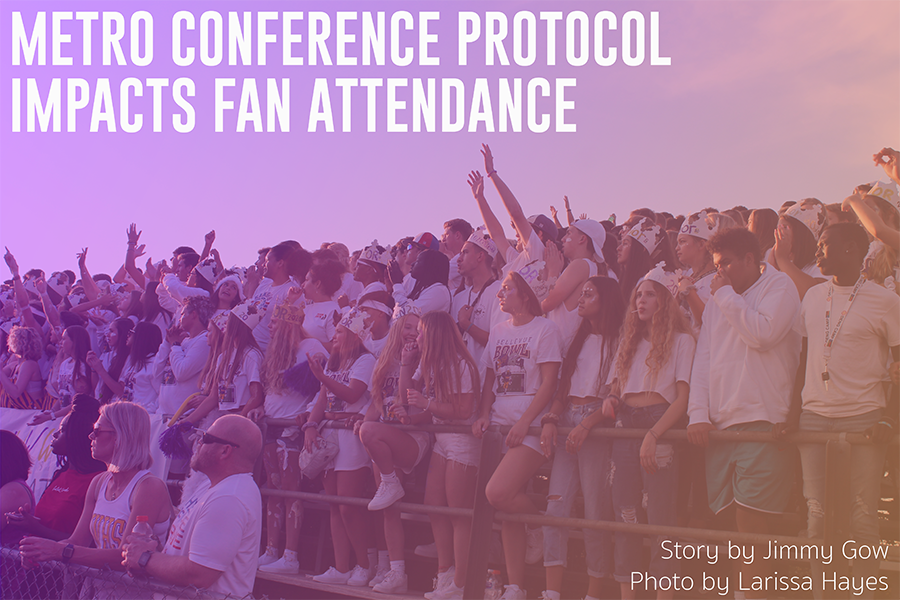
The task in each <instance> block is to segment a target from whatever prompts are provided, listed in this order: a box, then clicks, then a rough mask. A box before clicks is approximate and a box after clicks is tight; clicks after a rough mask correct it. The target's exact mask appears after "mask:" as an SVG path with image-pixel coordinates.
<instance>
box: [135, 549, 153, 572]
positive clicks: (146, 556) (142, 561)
mask: <svg viewBox="0 0 900 600" xmlns="http://www.w3.org/2000/svg"><path fill="white" fill-rule="evenodd" d="M151 556H153V552H151V551H150V550H147V551H146V552H144V553H143V554H141V557H140V558H139V559H138V566H139V567H140V568H142V569H146V568H147V563H149V562H150V557H151Z"/></svg>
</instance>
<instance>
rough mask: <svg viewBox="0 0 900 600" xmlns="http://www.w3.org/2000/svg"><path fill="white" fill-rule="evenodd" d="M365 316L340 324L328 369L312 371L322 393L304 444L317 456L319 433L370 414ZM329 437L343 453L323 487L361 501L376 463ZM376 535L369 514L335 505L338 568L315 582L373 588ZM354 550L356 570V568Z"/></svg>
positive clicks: (352, 441) (353, 315)
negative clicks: (328, 423) (329, 424)
mask: <svg viewBox="0 0 900 600" xmlns="http://www.w3.org/2000/svg"><path fill="white" fill-rule="evenodd" d="M367 333H368V331H367V329H366V326H365V315H363V314H362V313H360V312H357V311H351V312H349V313H348V314H347V315H346V316H345V317H344V318H343V319H342V320H341V322H340V323H339V324H338V326H337V330H336V331H335V334H334V343H333V346H332V350H331V356H330V357H329V358H328V363H327V364H326V366H325V367H324V368H323V367H322V366H321V365H319V363H317V362H316V361H310V363H309V366H310V369H311V370H312V372H313V374H314V375H315V376H316V378H317V379H318V380H319V381H320V382H322V389H321V391H320V392H319V396H318V398H317V399H316V403H315V406H314V407H313V409H312V411H311V412H310V415H309V420H308V421H307V422H306V423H304V425H303V431H304V444H305V447H306V449H307V451H312V450H313V448H314V447H315V445H316V444H317V442H318V439H319V431H318V429H317V427H318V426H319V424H320V423H321V422H322V421H323V420H325V419H328V420H341V421H356V420H358V419H362V418H363V415H364V414H365V412H366V410H368V408H369V403H370V402H371V397H370V395H369V388H370V386H371V383H372V370H373V369H374V368H375V357H373V356H372V355H371V354H370V353H369V351H368V350H366V347H365V346H364V345H363V342H362V337H365V336H366V335H367ZM323 435H326V436H335V437H336V441H337V445H338V453H337V456H335V457H334V460H333V461H332V463H331V464H330V465H329V466H328V467H326V470H325V475H324V476H323V479H322V483H323V485H324V486H325V491H326V493H328V494H331V495H337V496H348V497H352V498H361V497H362V496H363V491H364V490H365V486H366V481H367V480H368V478H369V477H371V474H370V472H369V469H370V468H371V466H372V460H371V459H370V458H369V455H368V454H367V453H366V449H365V448H364V447H363V445H362V442H360V441H359V438H358V437H357V436H356V435H354V433H353V432H352V431H348V430H346V429H327V430H325V432H324V434H323ZM370 534H371V531H370V529H369V523H368V512H367V511H366V509H365V508H361V507H358V506H350V505H347V504H342V505H340V506H338V505H337V504H332V505H331V539H332V543H333V545H334V562H335V566H333V567H331V568H329V569H328V570H327V571H326V572H325V573H322V574H321V575H316V576H315V577H314V578H313V579H315V580H316V581H318V582H320V583H334V584H347V585H351V586H356V587H363V586H366V585H368V583H369V582H370V581H371V580H372V577H373V576H374V573H373V572H372V570H371V569H370V562H369V553H368V552H369V548H370V547H371V545H370V544H369V541H370V537H371V535H370ZM351 549H352V551H353V553H354V554H356V561H357V564H356V566H355V567H352V568H351V566H350V565H351V563H350V554H351Z"/></svg>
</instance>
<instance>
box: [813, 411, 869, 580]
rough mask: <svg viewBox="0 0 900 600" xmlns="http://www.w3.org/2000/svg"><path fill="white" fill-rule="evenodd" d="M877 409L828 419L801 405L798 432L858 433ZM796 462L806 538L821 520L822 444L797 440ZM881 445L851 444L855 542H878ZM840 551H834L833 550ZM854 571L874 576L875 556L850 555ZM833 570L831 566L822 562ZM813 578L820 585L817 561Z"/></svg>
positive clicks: (819, 531) (815, 533)
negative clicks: (805, 516) (800, 476)
mask: <svg viewBox="0 0 900 600" xmlns="http://www.w3.org/2000/svg"><path fill="white" fill-rule="evenodd" d="M882 412H883V411H882V409H877V410H873V411H871V412H867V413H863V414H861V415H855V416H852V417H843V418H830V417H825V416H822V415H820V414H818V413H814V412H812V411H808V410H804V411H803V412H802V413H801V414H800V431H826V432H829V433H832V432H860V433H861V432H863V431H865V430H866V429H868V428H870V427H872V426H874V425H875V424H876V423H878V420H879V419H880V418H881V415H882ZM797 448H798V449H799V450H800V461H801V463H802V465H803V496H804V497H805V498H806V505H807V510H808V515H809V520H808V523H807V535H808V536H809V537H811V538H815V537H821V536H822V534H823V525H824V523H825V482H826V475H827V471H826V466H825V444H798V445H797ZM885 452H886V447H885V446H884V445H874V444H872V445H869V444H853V446H852V447H851V450H850V481H848V482H846V483H847V485H849V487H850V490H851V492H850V493H851V507H852V508H851V513H850V538H851V539H853V540H855V541H856V543H857V544H874V545H876V546H877V545H878V544H879V541H880V540H881V535H880V532H879V525H878V502H879V498H880V497H881V480H882V477H883V476H884V457H885ZM838 554H839V552H835V555H838ZM853 562H854V565H853V575H854V576H855V577H860V576H863V577H867V576H872V575H874V576H877V575H878V569H879V566H880V562H879V561H878V560H877V559H875V560H854V561H853ZM826 568H827V569H828V570H829V571H831V570H834V568H835V565H834V564H831V565H826ZM812 569H813V574H814V576H813V582H814V583H815V585H816V588H818V587H820V586H821V581H822V576H821V574H820V573H821V572H822V565H821V564H819V562H818V561H813V563H812ZM814 591H815V592H816V594H815V595H816V597H821V595H820V590H819V589H815V590H814ZM873 596H874V594H873V593H872V592H871V591H869V590H867V591H866V592H865V593H864V594H863V595H862V596H860V597H862V598H872V597H873Z"/></svg>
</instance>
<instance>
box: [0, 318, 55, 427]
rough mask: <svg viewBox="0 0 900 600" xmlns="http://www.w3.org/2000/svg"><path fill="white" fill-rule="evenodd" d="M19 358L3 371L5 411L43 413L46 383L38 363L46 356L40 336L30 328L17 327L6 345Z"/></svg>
mask: <svg viewBox="0 0 900 600" xmlns="http://www.w3.org/2000/svg"><path fill="white" fill-rule="evenodd" d="M6 343H7V346H8V347H9V351H10V353H11V354H12V355H13V356H15V357H16V360H15V361H12V360H11V361H9V363H8V364H7V365H6V366H5V367H4V368H3V369H2V370H0V385H2V392H3V394H2V396H0V398H2V403H0V405H2V406H3V407H4V408H22V409H41V410H42V409H44V408H46V401H45V396H44V380H43V378H42V377H41V368H40V366H39V365H38V362H37V361H38V360H40V358H41V356H43V353H44V352H43V348H42V345H43V344H42V342H41V336H40V335H39V334H38V333H37V332H36V331H35V330H34V329H31V328H30V327H19V326H15V327H13V328H12V330H10V332H9V338H8V339H7V341H6Z"/></svg>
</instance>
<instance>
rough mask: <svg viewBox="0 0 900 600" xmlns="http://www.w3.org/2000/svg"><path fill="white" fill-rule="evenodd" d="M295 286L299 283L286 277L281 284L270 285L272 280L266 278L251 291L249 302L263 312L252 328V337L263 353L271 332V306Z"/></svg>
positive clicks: (279, 301)
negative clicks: (251, 297)
mask: <svg viewBox="0 0 900 600" xmlns="http://www.w3.org/2000/svg"><path fill="white" fill-rule="evenodd" d="M295 286H296V287H299V284H298V283H297V282H296V281H294V280H293V279H288V280H287V281H285V282H284V283H282V284H281V285H272V280H271V279H268V278H266V279H263V280H262V281H261V282H260V284H259V287H257V288H256V291H255V292H254V293H253V299H252V300H251V302H252V303H253V305H254V306H256V309H257V310H259V311H260V312H261V313H262V314H263V317H262V319H260V321H259V324H258V325H257V326H256V327H255V328H254V329H253V337H254V338H256V343H257V344H258V345H259V349H260V351H261V352H262V353H263V354H265V353H266V348H268V347H269V340H270V339H271V337H272V334H271V333H270V332H269V321H271V320H272V308H273V307H274V306H277V305H278V304H281V303H282V302H284V299H285V298H287V294H288V291H289V290H290V289H291V288H292V287H295Z"/></svg>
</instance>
